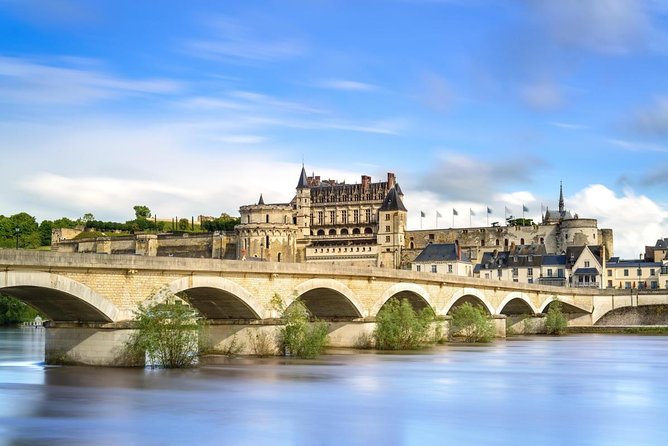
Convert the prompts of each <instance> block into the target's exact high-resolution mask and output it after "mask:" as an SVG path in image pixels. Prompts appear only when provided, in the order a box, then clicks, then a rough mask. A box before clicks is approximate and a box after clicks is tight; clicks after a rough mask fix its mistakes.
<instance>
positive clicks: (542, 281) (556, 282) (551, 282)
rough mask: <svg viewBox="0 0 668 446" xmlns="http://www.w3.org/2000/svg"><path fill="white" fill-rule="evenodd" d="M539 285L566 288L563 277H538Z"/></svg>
mask: <svg viewBox="0 0 668 446" xmlns="http://www.w3.org/2000/svg"><path fill="white" fill-rule="evenodd" d="M538 284H539V285H547V286H566V278H565V277H540V278H539V279H538Z"/></svg>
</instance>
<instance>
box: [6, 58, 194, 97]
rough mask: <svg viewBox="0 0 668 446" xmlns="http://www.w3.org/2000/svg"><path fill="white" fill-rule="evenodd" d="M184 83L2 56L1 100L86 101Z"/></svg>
mask: <svg viewBox="0 0 668 446" xmlns="http://www.w3.org/2000/svg"><path fill="white" fill-rule="evenodd" d="M183 87H184V86H183V84H182V83H180V82H176V81H173V80H169V79H129V78H124V77H121V76H113V75H111V74H109V73H106V72H104V71H101V70H99V69H94V68H93V67H91V64H90V63H88V64H86V65H84V66H78V67H72V66H58V65H55V64H47V63H41V62H36V61H33V60H30V59H24V58H11V57H0V103H2V102H5V103H8V102H9V103H19V104H22V105H26V104H85V103H90V102H95V101H100V100H108V99H115V98H118V97H122V96H128V95H136V94H172V93H175V92H177V91H180V90H182V89H183Z"/></svg>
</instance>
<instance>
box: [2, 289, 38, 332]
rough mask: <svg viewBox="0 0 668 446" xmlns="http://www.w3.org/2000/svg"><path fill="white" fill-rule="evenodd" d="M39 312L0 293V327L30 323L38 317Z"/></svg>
mask: <svg viewBox="0 0 668 446" xmlns="http://www.w3.org/2000/svg"><path fill="white" fill-rule="evenodd" d="M39 315H40V313H39V311H37V310H35V309H34V308H32V307H31V306H29V305H27V304H25V303H23V302H21V301H20V300H18V299H15V298H13V297H11V296H7V295H6V294H1V293H0V325H13V324H20V323H21V322H30V321H32V320H33V319H35V317H36V316H39Z"/></svg>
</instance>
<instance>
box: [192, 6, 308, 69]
mask: <svg viewBox="0 0 668 446" xmlns="http://www.w3.org/2000/svg"><path fill="white" fill-rule="evenodd" d="M204 26H205V28H207V29H208V31H209V33H211V34H215V37H208V38H203V39H198V40H190V41H188V42H186V44H185V49H186V52H187V53H188V54H190V55H192V56H196V57H202V58H206V59H214V60H224V61H229V62H241V63H244V62H269V61H280V60H287V59H292V58H294V57H298V56H301V55H303V54H305V53H306V45H305V43H304V42H302V41H299V40H297V39H294V38H293V39H290V38H284V37H279V38H276V37H271V36H267V37H264V38H260V37H258V36H259V35H260V34H261V33H262V32H263V31H266V30H262V29H250V28H249V27H247V26H246V25H245V24H244V23H242V21H240V20H235V19H232V18H230V17H218V18H217V19H214V20H207V21H206V22H205V23H204ZM256 28H257V27H256Z"/></svg>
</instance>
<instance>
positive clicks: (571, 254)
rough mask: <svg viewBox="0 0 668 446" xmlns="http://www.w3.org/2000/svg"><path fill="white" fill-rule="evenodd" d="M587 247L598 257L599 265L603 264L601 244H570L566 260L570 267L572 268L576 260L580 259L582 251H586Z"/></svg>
mask: <svg viewBox="0 0 668 446" xmlns="http://www.w3.org/2000/svg"><path fill="white" fill-rule="evenodd" d="M585 248H589V250H590V251H591V253H592V254H593V255H594V258H595V259H596V261H597V262H598V264H599V265H601V264H602V262H601V247H600V246H598V245H596V246H594V245H582V246H569V247H568V248H566V262H567V264H568V267H569V268H572V267H573V265H574V264H575V262H577V261H578V258H579V257H580V255H581V254H582V251H584V249H585Z"/></svg>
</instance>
